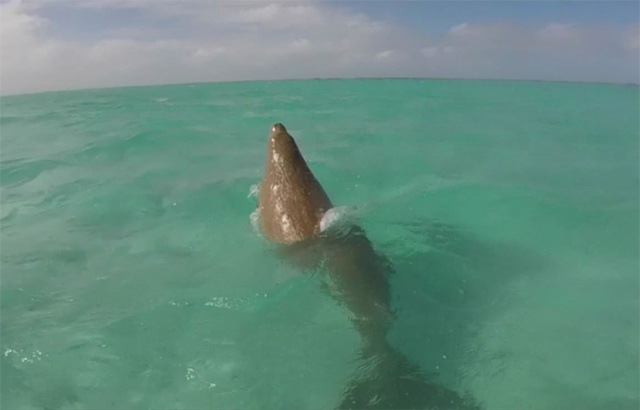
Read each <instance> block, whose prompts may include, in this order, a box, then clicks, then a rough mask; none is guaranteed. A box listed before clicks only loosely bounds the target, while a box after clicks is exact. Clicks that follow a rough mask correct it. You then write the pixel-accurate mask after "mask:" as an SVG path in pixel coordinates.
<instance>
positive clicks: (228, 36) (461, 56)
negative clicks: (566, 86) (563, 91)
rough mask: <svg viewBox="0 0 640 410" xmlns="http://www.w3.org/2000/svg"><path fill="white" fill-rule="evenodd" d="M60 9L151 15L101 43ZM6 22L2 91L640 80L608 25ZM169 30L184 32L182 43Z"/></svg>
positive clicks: (159, 1) (315, 19) (37, 18)
mask: <svg viewBox="0 0 640 410" xmlns="http://www.w3.org/2000/svg"><path fill="white" fill-rule="evenodd" d="M52 4H55V5H56V6H57V7H66V8H68V9H67V10H74V9H75V10H85V11H91V12H94V13H106V12H108V11H113V10H119V11H122V10H126V11H127V12H131V13H134V12H135V13H138V14H140V15H142V16H144V17H145V20H144V22H141V24H140V25H137V26H132V27H124V28H118V29H116V30H111V31H107V32H106V33H103V34H102V36H101V37H100V38H98V39H94V40H90V39H85V38H82V37H79V38H77V39H75V38H74V39H68V38H66V39H63V38H62V37H60V36H55V33H56V30H55V29H56V27H57V26H59V24H61V23H60V22H57V21H55V20H51V21H49V20H47V19H46V18H45V16H46V15H47V14H46V10H47V7H49V6H51V5H52ZM399 7H401V6H399ZM0 19H1V24H0V47H1V53H0V68H1V71H0V92H1V93H2V94H14V93H22V92H34V91H43V90H58V89H72V88H87V87H106V86H120V85H145V84H158V83H179V82H199V81H223V80H243V79H281V78H309V77H358V76H362V77H364V76H394V77H399V76H436V77H466V78H469V77H475V78H481V77H491V78H500V77H502V78H531V79H552V80H557V79H566V80H590V81H637V67H638V26H637V25H636V26H634V27H632V28H628V27H618V28H611V29H607V30H602V29H595V28H590V27H583V26H579V25H575V24H564V23H553V24H549V25H547V26H543V27H534V28H527V27H520V26H516V25H513V24H482V25H481V24H474V23H472V22H467V23H462V24H459V25H456V26H454V27H452V28H451V29H450V30H449V31H448V32H447V33H446V34H445V35H443V36H441V37H439V38H428V37H427V36H425V35H423V34H420V33H416V32H414V31H410V30H408V29H406V28H403V27H399V26H396V25H392V24H389V23H386V22H384V21H378V20H374V19H372V18H370V17H368V16H367V15H365V14H362V13H355V12H353V11H349V10H347V9H342V8H338V7H336V6H332V5H329V4H327V3H322V2H314V1H311V0H309V1H304V2H303V1H297V2H288V1H284V0H283V1H280V2H266V1H254V2H249V3H246V2H234V3H228V2H216V1H202V0H189V1H184V0H108V1H107V0H84V1H79V0H70V1H65V2H55V3H54V2H52V1H51V0H32V1H31V2H19V1H17V0H14V1H10V2H5V3H1V4H0ZM143 23H144V24H143ZM169 26H171V29H173V30H179V31H180V33H181V35H175V36H171V35H170V34H171V33H173V32H172V31H171V30H170V27H169ZM153 33H156V34H157V33H163V34H162V35H163V36H162V37H160V36H157V35H156V36H152V34H153ZM600 56H606V58H600Z"/></svg>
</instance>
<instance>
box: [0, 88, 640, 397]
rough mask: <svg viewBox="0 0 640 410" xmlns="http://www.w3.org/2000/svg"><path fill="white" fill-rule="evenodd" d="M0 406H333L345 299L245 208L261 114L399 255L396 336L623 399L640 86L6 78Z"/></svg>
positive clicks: (405, 348)
mask: <svg viewBox="0 0 640 410" xmlns="http://www.w3.org/2000/svg"><path fill="white" fill-rule="evenodd" d="M0 109H1V111H0V115H1V123H0V127H1V128H0V131H1V153H0V155H1V156H0V159H1V174H0V177H1V178H0V181H1V257H2V265H1V268H2V270H1V332H2V333H1V344H2V346H1V348H2V350H1V356H0V359H1V364H2V367H1V370H2V371H1V376H0V382H1V403H0V405H1V407H2V408H3V409H52V410H53V409H196V408H208V409H329V408H332V407H333V406H335V405H336V404H337V403H338V402H339V401H340V396H341V391H342V389H343V387H344V385H345V384H346V383H347V381H348V380H350V379H351V378H352V377H353V376H354V374H357V373H358V372H359V371H362V369H361V366H360V365H359V363H358V351H359V347H360V339H359V337H358V335H357V333H356V332H355V331H354V330H353V329H352V327H351V323H350V322H349V319H348V312H346V311H345V310H344V308H342V307H341V306H340V305H338V304H337V303H336V302H335V301H334V300H332V299H331V298H330V297H328V296H327V295H326V294H325V293H324V291H323V289H322V287H321V286H319V283H318V280H317V278H316V277H314V276H311V275H304V274H301V273H300V272H299V271H297V270H296V269H295V268H293V267H291V266H289V265H287V264H285V263H284V262H283V261H282V260H280V259H279V258H278V257H277V256H276V255H274V254H273V252H271V251H270V248H269V247H268V245H267V244H265V242H264V241H263V240H262V239H261V238H260V237H259V236H258V235H257V234H256V232H255V230H254V229H253V227H252V224H251V221H250V214H251V212H252V211H253V210H254V208H255V198H251V197H249V196H248V194H249V192H250V189H251V186H252V185H254V184H256V183H258V181H259V180H260V178H261V175H262V168H263V162H264V158H265V150H266V142H267V135H268V132H269V128H270V126H271V124H273V123H274V122H282V123H284V124H285V126H287V128H288V130H289V132H290V133H291V134H292V135H293V136H294V138H296V140H297V142H298V145H299V146H300V148H301V150H302V152H303V155H305V157H306V158H307V161H308V162H309V165H310V167H311V168H312V170H313V171H314V172H315V174H316V176H317V177H318V179H319V180H320V182H321V183H322V184H323V185H324V187H325V189H326V191H327V193H328V194H329V195H330V197H331V198H332V200H333V202H334V204H335V205H340V206H343V205H344V206H354V207H357V209H358V211H357V212H358V218H359V220H360V221H361V223H362V226H363V227H364V228H365V229H366V230H367V233H368V236H369V238H370V239H371V241H372V242H373V243H374V245H375V246H376V248H377V249H378V250H380V252H382V253H384V254H385V255H386V256H387V257H388V258H389V259H390V260H391V261H392V263H393V264H394V266H395V270H396V275H394V276H393V277H392V280H391V286H392V294H393V303H394V307H395V308H396V309H397V312H398V318H397V321H396V323H395V325H394V326H393V328H392V329H391V333H390V335H389V339H390V340H391V343H392V344H393V345H394V346H396V347H397V348H398V349H399V350H401V351H402V352H403V353H404V354H405V355H406V356H408V357H410V358H411V359H412V360H414V361H415V362H416V363H418V364H419V365H420V367H421V368H422V370H423V371H424V372H425V374H428V375H429V377H430V378H431V379H432V380H434V381H437V382H439V383H441V384H443V385H446V386H449V387H451V388H452V389H455V390H457V391H461V392H464V391H467V392H470V393H471V394H472V395H473V396H474V397H476V399H477V400H478V401H479V402H481V403H482V405H483V406H484V408H486V409H505V410H506V409H523V410H524V409H527V410H528V409H531V410H533V409H536V410H542V409H549V410H551V409H619V410H625V409H637V408H638V405H639V393H638V387H639V383H640V378H639V368H638V361H639V359H640V357H639V347H638V346H639V331H640V329H639V313H638V308H639V305H638V303H639V255H638V247H639V243H638V228H639V217H638V215H639V177H638V174H639V173H638V171H639V169H638V166H639V164H638V156H639V139H638V134H639V112H640V109H639V91H638V87H635V86H617V85H597V84H571V83H533V82H532V83H527V82H500V81H444V80H442V81H439V80H326V81H321V80H318V81H283V82H253V83H252V82H246V83H223V84H197V85H176V86H158V87H144V88H122V89H105V90H87V91H74V92H60V93H46V94H37V95H24V96H11V97H5V98H2V100H1V106H0Z"/></svg>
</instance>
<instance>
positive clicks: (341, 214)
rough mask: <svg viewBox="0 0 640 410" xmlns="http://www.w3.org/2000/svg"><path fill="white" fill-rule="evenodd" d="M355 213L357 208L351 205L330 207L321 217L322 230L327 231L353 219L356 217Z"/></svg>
mask: <svg viewBox="0 0 640 410" xmlns="http://www.w3.org/2000/svg"><path fill="white" fill-rule="evenodd" d="M355 213H356V208H354V207H349V206H337V207H334V208H331V209H329V210H328V211H327V212H325V213H324V215H322V219H320V232H325V231H326V230H327V229H329V228H331V227H332V226H335V225H337V224H341V223H346V222H348V221H352V220H353V219H354V218H355Z"/></svg>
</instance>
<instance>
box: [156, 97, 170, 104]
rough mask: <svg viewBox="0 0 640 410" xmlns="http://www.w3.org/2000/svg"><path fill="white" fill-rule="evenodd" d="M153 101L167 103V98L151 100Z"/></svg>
mask: <svg viewBox="0 0 640 410" xmlns="http://www.w3.org/2000/svg"><path fill="white" fill-rule="evenodd" d="M153 101H155V102H157V103H163V102H167V101H169V98H167V97H162V98H156V99H155V100H153Z"/></svg>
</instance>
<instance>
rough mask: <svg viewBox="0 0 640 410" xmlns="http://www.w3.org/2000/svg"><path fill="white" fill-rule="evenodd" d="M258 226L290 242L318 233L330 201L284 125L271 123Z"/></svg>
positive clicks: (268, 235)
mask: <svg viewBox="0 0 640 410" xmlns="http://www.w3.org/2000/svg"><path fill="white" fill-rule="evenodd" d="M258 207H259V210H260V224H259V225H260V230H261V232H262V235H263V236H264V237H266V238H267V239H268V240H270V241H273V242H276V243H281V244H291V243H295V242H299V241H303V240H306V239H310V238H312V237H314V236H315V235H317V234H318V233H320V220H321V219H322V216H323V215H324V213H325V212H326V211H327V210H329V209H330V208H331V207H332V205H331V201H330V200H329V197H328V196H327V194H326V193H325V191H324V189H323V188H322V186H321V185H320V183H319V182H318V180H317V179H316V178H315V176H314V175H313V173H312V172H311V170H310V169H309V167H308V166H307V163H306V161H305V160H304V157H303V156H302V153H300V150H299V149H298V145H297V144H296V142H295V140H294V139H293V137H292V136H291V135H290V134H289V132H287V129H286V128H285V126H284V125H282V124H280V123H277V124H274V125H273V126H272V127H271V131H270V133H269V138H268V140H267V156H266V161H265V168H264V176H263V179H262V182H261V183H260V191H259V194H258Z"/></svg>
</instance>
